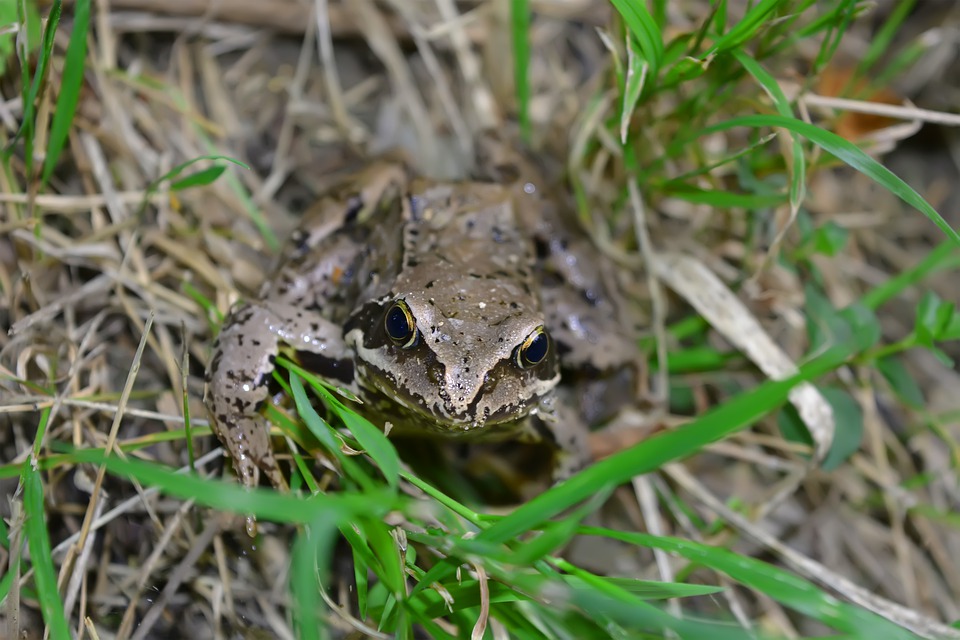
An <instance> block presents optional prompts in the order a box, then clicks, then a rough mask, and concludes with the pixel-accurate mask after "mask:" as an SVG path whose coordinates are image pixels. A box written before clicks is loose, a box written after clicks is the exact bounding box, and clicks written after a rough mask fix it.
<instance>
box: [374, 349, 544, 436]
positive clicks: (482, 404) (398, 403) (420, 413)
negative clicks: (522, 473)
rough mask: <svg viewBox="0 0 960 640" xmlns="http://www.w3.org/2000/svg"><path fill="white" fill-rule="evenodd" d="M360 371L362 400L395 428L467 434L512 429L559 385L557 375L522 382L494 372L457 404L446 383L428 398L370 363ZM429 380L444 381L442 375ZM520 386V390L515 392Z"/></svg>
mask: <svg viewBox="0 0 960 640" xmlns="http://www.w3.org/2000/svg"><path fill="white" fill-rule="evenodd" d="M357 373H358V379H359V383H360V384H359V386H360V390H361V396H362V398H363V400H364V402H366V403H368V404H369V409H370V410H371V411H372V412H374V413H376V414H378V415H379V416H382V417H383V418H384V419H385V420H389V421H390V422H391V423H392V424H393V426H394V427H395V428H397V429H399V430H401V431H420V432H423V431H426V432H434V433H440V434H444V435H448V436H464V437H474V436H480V435H481V434H482V435H483V436H487V435H494V434H498V433H503V432H509V431H511V429H512V428H513V427H516V426H517V424H518V423H519V422H520V421H522V420H523V419H524V418H526V417H527V416H529V415H532V414H535V413H537V412H538V410H539V407H540V403H541V399H542V397H543V396H544V395H545V394H546V393H547V392H548V391H549V390H551V389H552V388H553V387H554V386H555V385H556V382H557V378H558V377H559V376H557V378H553V379H549V380H545V381H537V382H538V383H539V384H532V385H525V386H521V385H517V384H516V382H515V381H513V380H509V379H507V380H506V381H505V379H504V377H503V375H498V374H500V372H497V371H496V370H494V371H492V372H491V373H490V374H489V375H488V376H486V379H485V380H484V382H483V383H482V384H481V385H480V386H479V388H478V389H477V390H476V391H475V392H474V393H473V394H472V396H470V397H465V396H462V397H464V400H466V401H464V402H457V400H459V399H460V398H452V397H451V393H450V391H449V390H448V389H446V388H445V386H444V385H442V384H441V385H437V386H434V387H431V389H432V390H434V391H435V394H434V395H433V397H432V398H425V397H424V396H423V395H421V394H418V393H417V392H416V391H414V390H413V389H412V388H411V386H410V385H409V384H406V382H407V381H406V380H399V379H397V377H396V376H394V375H393V374H391V373H389V372H386V371H382V370H380V369H379V368H378V367H376V366H374V365H372V364H370V363H363V364H360V365H359V366H358V371H357ZM431 378H433V379H435V380H442V379H443V378H442V376H438V375H434V376H431ZM511 383H513V384H511ZM504 387H509V388H504ZM518 387H520V388H518ZM521 389H522V392H521V393H517V391H520V390H521Z"/></svg>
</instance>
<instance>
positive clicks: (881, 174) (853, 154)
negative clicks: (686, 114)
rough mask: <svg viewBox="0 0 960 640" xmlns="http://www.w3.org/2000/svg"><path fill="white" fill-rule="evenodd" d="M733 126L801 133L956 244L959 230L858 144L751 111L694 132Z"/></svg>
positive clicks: (821, 130) (777, 117) (801, 122)
mask: <svg viewBox="0 0 960 640" xmlns="http://www.w3.org/2000/svg"><path fill="white" fill-rule="evenodd" d="M735 127H753V128H758V127H782V128H784V129H788V130H790V131H793V132H794V133H798V134H800V135H802V136H803V137H804V138H806V139H807V140H809V141H810V142H812V143H814V144H815V145H817V146H819V147H820V148H822V149H823V150H824V151H827V152H828V153H831V154H832V155H834V156H836V157H837V158H838V159H840V160H841V161H843V162H844V163H846V164H847V165H849V166H850V167H851V168H853V169H856V170H857V171H859V172H860V173H862V174H864V175H865V176H867V177H868V178H871V179H872V180H874V181H875V182H877V183H878V184H879V185H881V186H882V187H884V188H886V189H887V190H889V191H890V192H891V193H893V194H894V195H896V196H897V197H899V198H900V199H901V200H903V201H904V202H906V203H907V204H909V205H910V206H911V207H914V208H915V209H917V210H918V211H920V212H921V213H922V214H923V215H925V216H927V217H928V218H930V220H931V221H933V223H934V224H936V225H937V227H939V228H940V230H941V231H943V232H944V233H945V234H946V235H947V237H949V238H950V239H951V240H953V241H954V242H955V243H957V245H960V234H958V233H957V232H956V231H954V229H953V228H952V227H951V226H950V225H949V224H948V223H947V221H946V220H944V219H943V217H942V216H941V215H940V214H939V213H937V211H936V209H934V208H933V207H932V206H930V204H929V203H927V201H926V200H924V199H923V197H922V196H921V195H920V194H919V193H917V192H916V191H914V190H913V188H912V187H910V185H908V184H907V183H906V182H904V181H903V180H902V179H900V177H899V176H897V175H896V174H895V173H893V172H892V171H890V170H889V169H887V168H886V167H885V166H883V165H882V164H880V163H879V162H877V161H876V160H874V159H873V158H871V157H870V156H868V155H867V154H866V153H864V152H863V150H862V149H860V147H858V146H857V145H855V144H853V143H852V142H850V141H848V140H845V139H843V138H841V137H840V136H838V135H837V134H835V133H831V132H830V131H827V130H825V129H821V128H820V127H817V126H815V125H812V124H809V123H807V122H803V121H801V120H795V119H793V118H785V117H783V116H779V115H755V116H743V117H740V118H733V119H731V120H726V121H724V122H721V123H718V124H715V125H712V126H709V127H705V128H704V129H702V130H701V131H700V132H699V134H698V135H701V136H703V135H708V134H710V133H716V132H718V131H725V130H727V129H733V128H735Z"/></svg>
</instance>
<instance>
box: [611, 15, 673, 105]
mask: <svg viewBox="0 0 960 640" xmlns="http://www.w3.org/2000/svg"><path fill="white" fill-rule="evenodd" d="M610 1H611V3H612V4H613V6H614V8H616V10H617V11H618V12H619V13H620V16H621V17H622V18H623V22H624V23H625V24H626V25H627V28H628V29H629V30H630V32H631V33H632V34H633V37H634V38H636V40H637V44H639V45H640V51H641V52H642V53H643V56H644V57H645V58H646V61H647V63H648V64H649V65H650V70H649V72H648V74H647V75H648V76H649V79H655V78H657V77H658V75H659V74H660V65H661V63H662V60H663V34H661V33H660V28H659V27H658V26H657V23H656V21H655V20H654V19H653V16H651V15H650V13H649V12H648V11H647V9H646V7H645V6H644V3H642V2H636V0H610ZM646 84H647V85H648V86H649V85H650V84H652V83H651V82H649V81H648V82H647V83H646Z"/></svg>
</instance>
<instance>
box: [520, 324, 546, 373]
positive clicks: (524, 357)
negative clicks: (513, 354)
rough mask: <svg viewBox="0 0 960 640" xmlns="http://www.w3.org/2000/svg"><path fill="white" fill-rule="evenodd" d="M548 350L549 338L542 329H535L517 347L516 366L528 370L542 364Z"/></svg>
mask: <svg viewBox="0 0 960 640" xmlns="http://www.w3.org/2000/svg"><path fill="white" fill-rule="evenodd" d="M549 350H550V337H549V336H548V335H547V332H546V330H545V329H544V328H543V327H537V328H536V329H534V330H533V332H532V333H531V334H530V335H528V336H527V337H526V338H525V339H524V341H523V342H521V343H520V346H519V347H517V366H518V367H520V368H521V369H529V368H530V367H535V366H536V365H538V364H540V363H541V362H543V359H544V358H546V357H547V351H549Z"/></svg>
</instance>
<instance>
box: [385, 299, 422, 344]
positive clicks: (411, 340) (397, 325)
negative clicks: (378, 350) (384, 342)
mask: <svg viewBox="0 0 960 640" xmlns="http://www.w3.org/2000/svg"><path fill="white" fill-rule="evenodd" d="M383 328H384V329H385V330H386V332H387V335H388V336H389V337H390V340H392V341H393V344H395V345H397V346H398V347H400V348H401V349H409V348H410V347H412V346H413V345H415V344H417V335H418V332H417V323H416V321H415V320H414V319H413V314H412V313H410V307H408V306H407V303H405V302H404V301H403V300H397V301H396V302H394V303H393V304H392V305H390V308H389V309H387V315H385V316H384V317H383Z"/></svg>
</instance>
